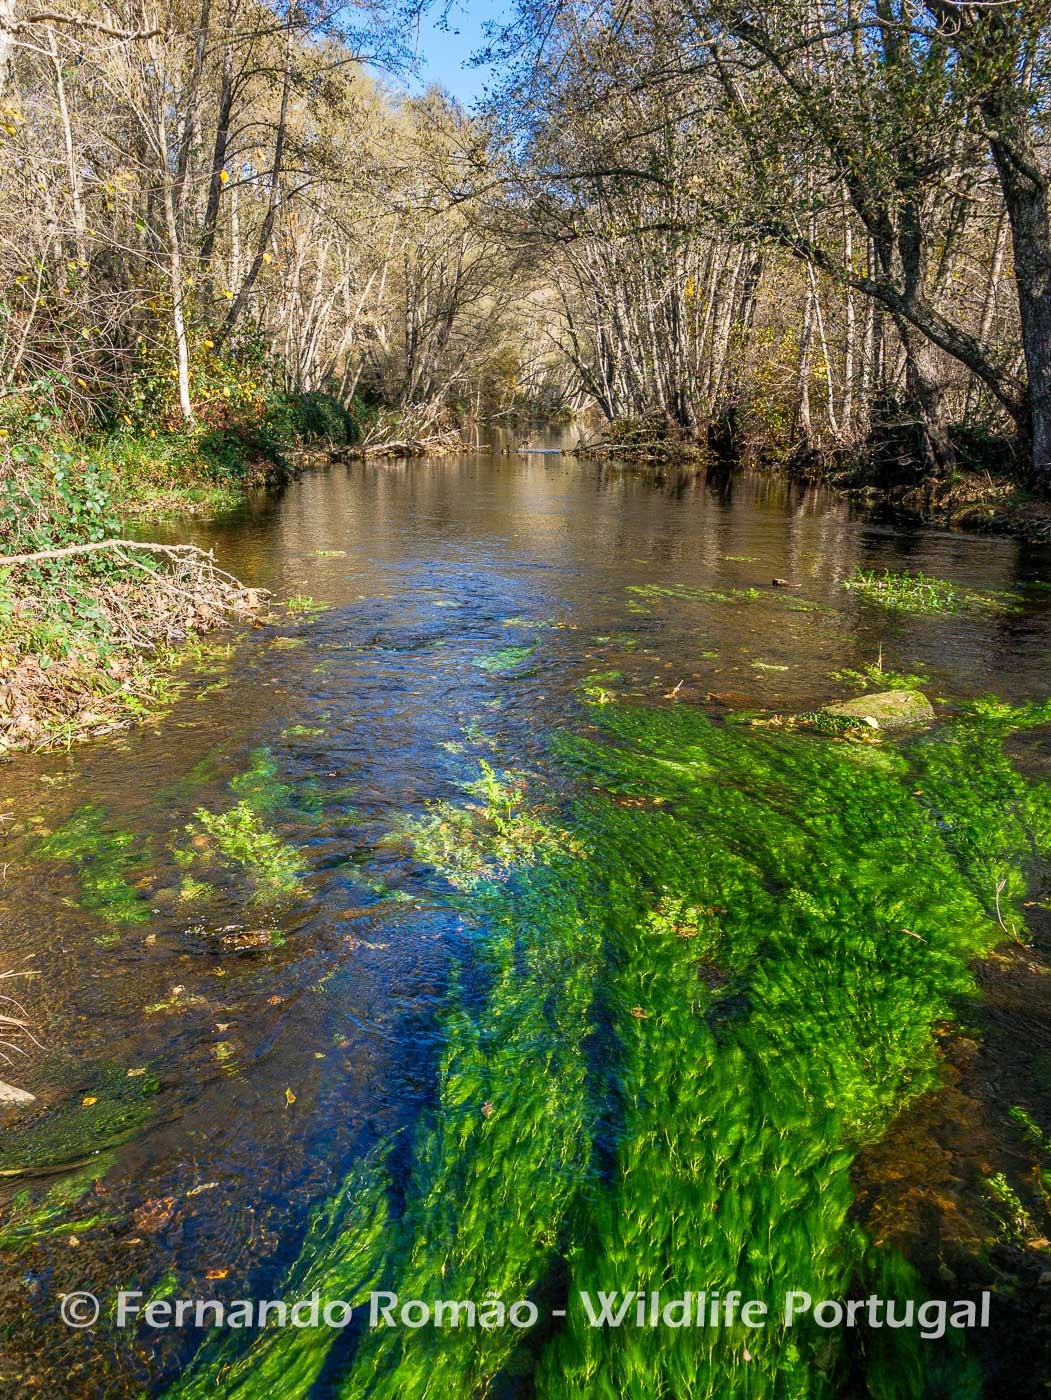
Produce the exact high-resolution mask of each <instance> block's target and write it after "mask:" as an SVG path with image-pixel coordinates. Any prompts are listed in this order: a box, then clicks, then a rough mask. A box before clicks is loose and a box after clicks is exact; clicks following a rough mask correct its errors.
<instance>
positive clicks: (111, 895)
mask: <svg viewBox="0 0 1051 1400" xmlns="http://www.w3.org/2000/svg"><path fill="white" fill-rule="evenodd" d="M35 854H36V855H38V856H42V857H44V858H45V859H47V860H56V861H69V862H70V863H71V864H73V865H74V866H75V867H76V870H77V873H78V876H79V878H80V885H81V890H82V892H83V893H82V898H81V902H82V904H83V906H84V908H85V909H89V910H90V911H91V912H92V913H93V914H97V915H99V917H100V918H103V919H105V920H106V921H107V922H108V923H110V924H141V923H145V922H146V920H147V919H149V917H150V910H149V905H148V904H146V903H145V900H144V897H143V895H142V894H141V893H140V891H139V890H138V889H136V887H135V883H134V880H133V877H134V876H135V875H137V874H141V873H142V871H143V870H144V868H145V865H146V859H147V852H146V851H145V850H144V849H143V848H142V847H140V846H139V845H138V843H137V840H136V837H135V836H134V835H133V833H132V832H130V831H122V830H121V829H120V828H119V827H114V826H113V825H112V824H111V823H110V820H109V816H108V814H107V812H106V810H105V808H103V807H99V806H97V805H95V804H94V803H89V804H88V805H87V806H85V807H81V808H80V809H79V811H77V812H75V813H74V814H73V816H72V817H70V818H69V820H68V821H66V822H64V823H63V824H62V825H61V826H60V827H58V828H56V830H55V831H53V832H51V834H50V835H49V836H45V837H43V838H41V840H40V841H39V842H37V843H36V845H35Z"/></svg>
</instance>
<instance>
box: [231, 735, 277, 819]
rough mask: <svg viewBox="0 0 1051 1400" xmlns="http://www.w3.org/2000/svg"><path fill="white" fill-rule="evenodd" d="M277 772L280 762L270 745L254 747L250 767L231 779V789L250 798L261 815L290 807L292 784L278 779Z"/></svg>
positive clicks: (249, 762) (242, 797)
mask: <svg viewBox="0 0 1051 1400" xmlns="http://www.w3.org/2000/svg"><path fill="white" fill-rule="evenodd" d="M277 772H278V768H277V762H276V760H275V759H274V756H273V754H272V752H271V751H270V749H269V748H267V747H266V746H262V747H260V748H257V749H253V750H252V752H251V753H250V754H249V757H248V767H247V768H246V769H245V770H244V771H243V772H241V773H238V774H237V776H236V777H235V778H232V779H231V780H230V791H231V792H233V793H235V794H236V795H237V796H238V797H239V798H240V799H241V800H242V801H243V802H246V803H247V804H248V806H249V807H251V809H252V811H253V812H255V813H256V815H257V816H260V817H265V816H269V814H270V813H271V812H274V811H277V810H278V809H279V808H281V807H287V806H288V804H289V802H290V800H291V797H292V788H291V787H290V786H289V784H288V783H283V782H281V781H280V780H279V779H278V776H277Z"/></svg>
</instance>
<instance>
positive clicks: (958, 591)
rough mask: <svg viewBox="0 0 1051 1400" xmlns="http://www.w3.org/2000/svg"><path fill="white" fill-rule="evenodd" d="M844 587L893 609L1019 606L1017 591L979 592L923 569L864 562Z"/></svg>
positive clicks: (1004, 608)
mask: <svg viewBox="0 0 1051 1400" xmlns="http://www.w3.org/2000/svg"><path fill="white" fill-rule="evenodd" d="M843 587H844V588H849V589H851V590H852V591H853V592H855V593H858V594H860V596H861V597H862V598H864V599H865V600H866V601H868V602H872V603H878V604H879V605H880V606H881V607H884V608H887V609H888V610H890V611H891V612H904V613H946V612H949V613H952V612H967V611H973V610H976V609H983V608H985V609H996V610H998V611H1001V612H1003V611H1009V610H1010V609H1012V608H1015V607H1017V605H1018V599H1017V597H1016V596H1015V595H1014V594H1007V593H1000V594H994V593H979V592H976V591H975V590H974V589H970V588H963V587H961V586H960V585H959V584H955V583H951V582H950V581H949V580H948V579H942V578H931V577H930V576H929V575H927V574H923V573H919V572H917V573H910V572H909V571H908V570H904V571H902V572H901V573H894V572H893V571H892V570H890V569H883V570H881V571H878V570H875V569H862V568H861V567H860V565H859V566H858V567H857V568H856V569H855V571H854V573H853V575H852V576H851V577H850V578H848V579H845V580H844V583H843Z"/></svg>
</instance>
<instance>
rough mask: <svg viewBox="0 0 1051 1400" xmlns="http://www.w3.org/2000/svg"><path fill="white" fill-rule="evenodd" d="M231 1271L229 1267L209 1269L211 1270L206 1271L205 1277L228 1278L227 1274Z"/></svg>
mask: <svg viewBox="0 0 1051 1400" xmlns="http://www.w3.org/2000/svg"><path fill="white" fill-rule="evenodd" d="M229 1272H230V1270H229V1269H209V1270H208V1271H207V1272H206V1273H205V1278H206V1279H212V1280H214V1279H217V1278H226V1276H227V1274H228V1273H229Z"/></svg>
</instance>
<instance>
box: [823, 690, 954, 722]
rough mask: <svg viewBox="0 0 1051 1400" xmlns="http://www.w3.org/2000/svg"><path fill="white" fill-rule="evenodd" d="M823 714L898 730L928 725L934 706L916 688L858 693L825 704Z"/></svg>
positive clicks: (932, 715)
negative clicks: (852, 698) (833, 703)
mask: <svg viewBox="0 0 1051 1400" xmlns="http://www.w3.org/2000/svg"><path fill="white" fill-rule="evenodd" d="M821 713H822V714H823V715H839V716H840V717H841V718H843V719H853V720H857V722H858V723H859V724H868V725H869V726H870V727H872V728H874V729H899V728H901V727H902V726H903V725H906V724H929V723H930V722H931V720H932V719H933V718H934V709H933V707H932V705H931V702H930V701H929V700H928V699H927V697H926V695H922V694H921V693H920V692H919V691H918V690H884V691H880V693H879V694H878V695H861V696H859V697H858V699H857V700H846V701H844V703H843V704H842V705H826V706H825V708H824V709H823V710H822V711H821Z"/></svg>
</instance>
